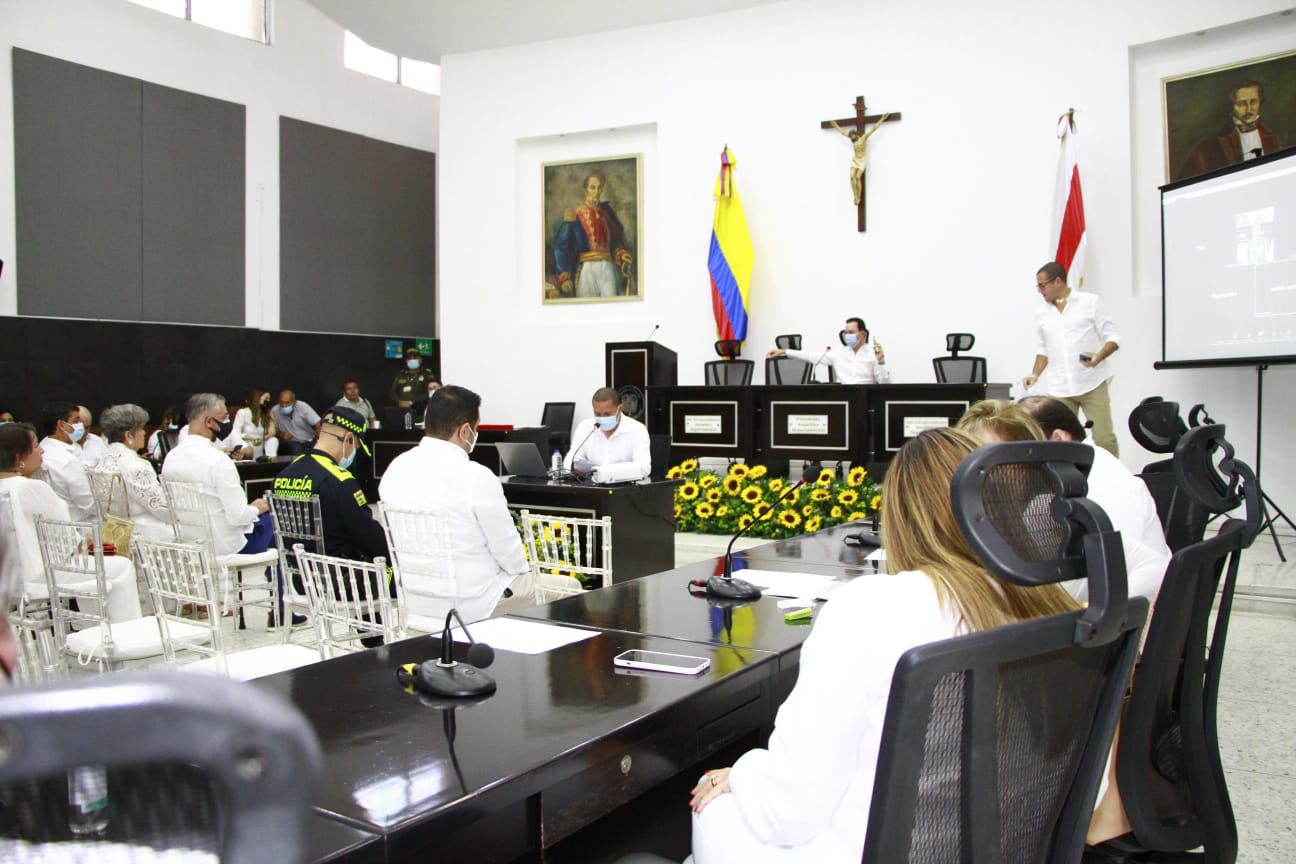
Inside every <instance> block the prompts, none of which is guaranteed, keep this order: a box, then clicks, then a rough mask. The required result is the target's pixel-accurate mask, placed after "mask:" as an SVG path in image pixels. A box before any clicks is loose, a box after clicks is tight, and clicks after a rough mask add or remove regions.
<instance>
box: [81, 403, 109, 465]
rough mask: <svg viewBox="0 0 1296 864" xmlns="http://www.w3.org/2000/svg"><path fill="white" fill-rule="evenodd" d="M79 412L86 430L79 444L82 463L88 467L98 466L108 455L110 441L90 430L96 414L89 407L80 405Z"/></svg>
mask: <svg viewBox="0 0 1296 864" xmlns="http://www.w3.org/2000/svg"><path fill="white" fill-rule="evenodd" d="M77 413H78V414H80V415H81V426H82V428H84V429H85V430H86V433H85V436H84V437H83V438H82V439H81V443H80V445H79V446H80V448H81V453H80V454H79V456H80V459H81V464H82V465H84V466H85V467H87V468H96V467H98V465H99V463H100V462H102V461H103V458H104V457H105V456H107V455H108V442H107V441H105V440H104V439H102V438H100V437H99V436H98V435H96V434H95V433H93V432H91V431H90V427H91V426H92V425H93V424H94V415H93V414H91V413H90V409H89V408H87V407H86V406H84V405H78V406H77Z"/></svg>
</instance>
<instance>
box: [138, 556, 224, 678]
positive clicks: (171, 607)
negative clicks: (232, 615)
mask: <svg viewBox="0 0 1296 864" xmlns="http://www.w3.org/2000/svg"><path fill="white" fill-rule="evenodd" d="M132 547H133V549H134V550H135V553H136V554H135V559H134V560H135V566H136V567H138V568H139V570H140V572H142V573H143V574H144V582H145V584H147V585H148V591H149V597H150V598H151V599H152V601H153V608H154V609H155V610H156V612H155V614H156V615H157V618H158V626H159V629H160V630H161V631H162V654H163V656H164V657H165V658H166V662H167V663H174V662H175V661H176V651H177V649H179V650H181V651H195V652H197V653H199V654H201V655H202V656H204V657H212V656H217V657H224V656H225V646H224V643H223V641H222V634H221V627H220V615H221V612H220V600H219V598H218V596H217V593H216V577H215V575H214V573H213V570H212V561H211V556H210V555H209V554H208V552H207V549H206V547H204V546H203V545H202V544H200V543H163V542H158V541H151V540H144V539H140V540H136V541H135V542H134V543H133V544H132ZM185 606H194V607H198V608H199V609H200V610H202V612H205V613H206V617H207V626H208V629H209V631H210V637H209V639H208V640H207V641H206V642H205V643H204V642H199V641H196V640H192V639H180V638H177V634H176V633H173V630H180V629H183V630H191V629H192V628H193V626H194V624H195V621H194V620H193V619H192V618H187V617H185V616H183V615H182V614H181V613H182V612H183V610H184V607H185ZM200 617H201V615H200Z"/></svg>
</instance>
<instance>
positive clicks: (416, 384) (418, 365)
mask: <svg viewBox="0 0 1296 864" xmlns="http://www.w3.org/2000/svg"><path fill="white" fill-rule="evenodd" d="M434 380H436V376H435V375H433V374H432V373H431V372H429V371H428V370H426V369H424V368H423V358H421V357H420V356H419V352H418V349H417V348H409V349H406V351H405V368H404V369H402V370H401V371H399V372H397V373H396V378H395V379H393V381H392V386H391V394H390V395H391V401H392V402H394V403H396V407H398V408H409V407H410V406H411V405H413V404H414V403H416V402H420V401H422V402H426V401H427V386H428V381H434Z"/></svg>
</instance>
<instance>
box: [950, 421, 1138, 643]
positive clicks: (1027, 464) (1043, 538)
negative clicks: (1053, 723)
mask: <svg viewBox="0 0 1296 864" xmlns="http://www.w3.org/2000/svg"><path fill="white" fill-rule="evenodd" d="M1092 465H1093V448H1091V447H1089V446H1088V445H1086V444H1079V443H1075V442H1070V441H1017V442H1011V443H1003V444H991V445H988V446H985V447H981V448H980V449H978V450H977V451H976V452H974V453H972V454H970V455H969V456H968V457H967V458H966V459H964V460H963V463H962V464H961V465H959V467H958V470H957V471H955V472H954V477H953V480H952V481H951V483H950V500H951V503H952V505H953V507H954V517H955V519H956V520H957V521H958V525H959V528H960V529H961V530H962V532H963V536H964V537H965V538H967V541H968V545H969V546H971V547H972V550H973V551H974V552H976V554H977V556H978V557H979V558H980V559H981V561H982V562H983V563H984V564H985V566H986V568H987V569H988V570H989V571H990V572H991V573H993V574H994V575H995V576H996V577H998V578H1000V579H1003V580H1004V581H1006V582H1011V583H1013V584H1014V585H1022V586H1035V585H1047V584H1049V583H1052V582H1065V581H1069V580H1072V579H1085V580H1086V581H1087V582H1088V585H1089V607H1088V609H1086V610H1085V613H1084V615H1083V616H1082V617H1081V618H1080V620H1079V621H1077V622H1076V634H1075V641H1076V643H1077V644H1087V643H1092V644H1098V645H1101V644H1104V643H1106V642H1109V641H1111V640H1112V639H1114V638H1115V637H1116V635H1117V634H1118V633H1119V631H1120V628H1121V626H1122V625H1123V624H1124V621H1125V614H1126V613H1125V607H1126V572H1125V558H1124V553H1123V552H1122V549H1121V543H1120V535H1119V534H1118V533H1116V532H1115V531H1113V530H1112V527H1111V522H1110V520H1109V519H1108V518H1107V514H1106V513H1104V512H1103V510H1102V508H1101V507H1099V506H1098V505H1097V504H1095V503H1093V502H1092V501H1090V500H1089V499H1088V498H1086V497H1085V494H1086V491H1087V479H1086V478H1087V477H1088V474H1089V469H1090V467H1091V466H1092Z"/></svg>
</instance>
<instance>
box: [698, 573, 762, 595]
mask: <svg viewBox="0 0 1296 864" xmlns="http://www.w3.org/2000/svg"><path fill="white" fill-rule="evenodd" d="M706 592H707V594H709V595H711V596H712V597H723V598H724V599H726V600H759V599H760V596H761V589H759V588H757V587H756V586H755V585H753V584H751V583H750V582H748V581H746V580H744V579H726V578H724V577H723V576H712V577H711V578H709V579H707V581H706Z"/></svg>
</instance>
